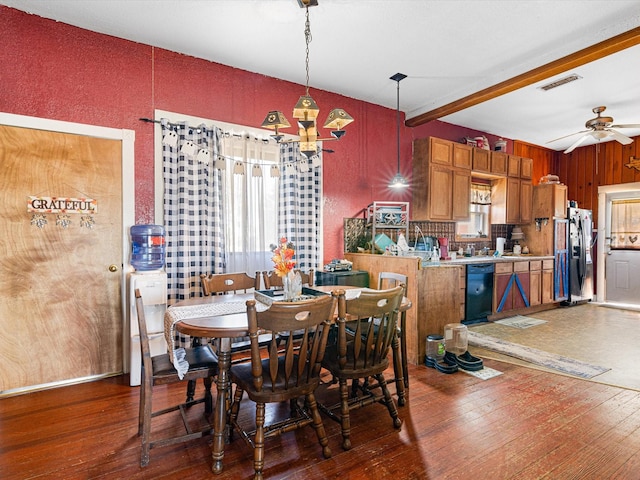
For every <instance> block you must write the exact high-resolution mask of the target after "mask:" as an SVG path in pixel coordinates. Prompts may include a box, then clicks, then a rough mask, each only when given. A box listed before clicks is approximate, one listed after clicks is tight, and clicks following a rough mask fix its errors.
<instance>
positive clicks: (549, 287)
mask: <svg viewBox="0 0 640 480" xmlns="http://www.w3.org/2000/svg"><path fill="white" fill-rule="evenodd" d="M553 275H554V261H553V260H543V261H542V275H541V276H542V280H541V284H540V285H541V302H542V304H543V305H546V304H549V303H553V302H554V300H555V293H554V278H553Z"/></svg>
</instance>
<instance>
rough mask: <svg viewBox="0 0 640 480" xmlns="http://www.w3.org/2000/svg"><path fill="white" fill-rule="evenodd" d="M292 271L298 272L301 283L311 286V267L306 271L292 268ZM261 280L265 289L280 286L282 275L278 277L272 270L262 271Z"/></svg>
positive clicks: (312, 271) (312, 272)
mask: <svg viewBox="0 0 640 480" xmlns="http://www.w3.org/2000/svg"><path fill="white" fill-rule="evenodd" d="M294 272H297V273H299V274H300V277H301V278H302V285H305V286H307V287H313V276H314V270H313V269H310V270H309V271H308V272H307V273H305V272H303V271H302V270H297V269H296V270H294ZM262 281H263V283H264V288H265V289H267V290H269V289H270V288H278V287H282V277H279V276H278V275H277V274H276V273H275V272H274V271H273V270H272V271H270V272H262Z"/></svg>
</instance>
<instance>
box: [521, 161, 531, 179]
mask: <svg viewBox="0 0 640 480" xmlns="http://www.w3.org/2000/svg"><path fill="white" fill-rule="evenodd" d="M532 176H533V159H531V158H525V157H522V158H520V178H521V179H523V180H531V177H532Z"/></svg>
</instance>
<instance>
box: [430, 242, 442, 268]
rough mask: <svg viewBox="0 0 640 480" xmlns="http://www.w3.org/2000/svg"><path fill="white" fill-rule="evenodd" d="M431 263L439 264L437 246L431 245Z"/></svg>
mask: <svg viewBox="0 0 640 480" xmlns="http://www.w3.org/2000/svg"><path fill="white" fill-rule="evenodd" d="M431 264H432V265H440V252H439V251H438V247H436V246H435V245H434V246H433V252H432V253H431Z"/></svg>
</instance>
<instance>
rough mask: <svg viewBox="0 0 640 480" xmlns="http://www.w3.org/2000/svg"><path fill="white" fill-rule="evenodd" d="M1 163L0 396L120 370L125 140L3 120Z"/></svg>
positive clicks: (121, 349) (0, 140) (121, 353)
mask: <svg viewBox="0 0 640 480" xmlns="http://www.w3.org/2000/svg"><path fill="white" fill-rule="evenodd" d="M0 166H1V168H2V172H3V173H2V176H0V196H1V202H0V231H2V232H3V235H2V236H1V237H0V245H1V247H2V248H1V250H2V252H3V253H2V255H3V256H2V258H1V260H0V291H1V292H2V300H1V302H0V325H1V329H2V332H1V335H0V351H1V352H2V354H1V357H2V367H1V369H0V372H1V373H0V393H6V392H7V391H12V390H16V389H18V390H21V389H29V387H35V386H39V385H44V384H53V385H55V384H57V383H64V382H68V381H72V380H74V379H81V378H85V377H92V376H100V375H105V374H112V373H119V372H122V370H123V360H122V359H123V338H122V336H123V319H122V294H121V278H122V258H123V251H122V250H123V246H122V245H123V241H122V239H123V236H122V235H123V232H122V224H123V221H122V141H120V140H112V139H104V138H94V137H89V136H85V135H74V134H69V133H59V132H51V131H46V130H33V129H29V128H21V127H9V126H0ZM30 197H38V198H40V199H44V200H42V201H37V202H36V203H38V204H39V205H38V206H40V207H46V206H47V204H46V203H43V202H49V204H48V206H50V207H60V206H61V205H62V204H61V203H59V202H57V203H55V205H54V201H53V200H52V199H53V198H58V199H73V200H76V199H93V200H94V201H95V206H96V210H95V211H93V212H91V213H75V210H73V205H72V204H65V206H66V207H67V208H68V207H70V206H71V207H72V208H71V211H66V212H64V211H63V212H55V211H53V212H50V213H49V212H41V211H39V212H33V211H28V203H29V204H30V205H34V203H33V202H30V201H29V199H30Z"/></svg>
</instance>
